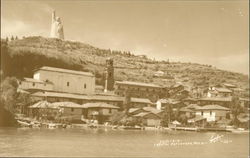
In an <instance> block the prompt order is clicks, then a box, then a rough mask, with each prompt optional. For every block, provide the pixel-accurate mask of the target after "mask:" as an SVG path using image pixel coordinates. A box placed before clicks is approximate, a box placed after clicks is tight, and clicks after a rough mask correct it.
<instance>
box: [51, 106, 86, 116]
mask: <svg viewBox="0 0 250 158" xmlns="http://www.w3.org/2000/svg"><path fill="white" fill-rule="evenodd" d="M52 105H56V106H59V107H60V109H61V110H60V112H61V114H62V116H71V117H72V118H74V119H75V120H80V119H81V116H82V115H83V114H84V109H85V108H84V107H83V106H82V105H80V104H77V103H73V102H54V103H52Z"/></svg>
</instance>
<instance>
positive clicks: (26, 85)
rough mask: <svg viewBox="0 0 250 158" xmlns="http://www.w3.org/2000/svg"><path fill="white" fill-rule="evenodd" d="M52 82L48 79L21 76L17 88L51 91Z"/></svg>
mask: <svg viewBox="0 0 250 158" xmlns="http://www.w3.org/2000/svg"><path fill="white" fill-rule="evenodd" d="M53 87H54V84H53V83H52V82H50V81H42V80H36V79H33V78H23V80H21V81H19V86H18V88H19V89H22V90H26V91H29V92H35V91H52V90H53Z"/></svg>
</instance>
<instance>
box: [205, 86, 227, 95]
mask: <svg viewBox="0 0 250 158" xmlns="http://www.w3.org/2000/svg"><path fill="white" fill-rule="evenodd" d="M230 96H232V90H230V89H227V88H221V87H212V88H209V89H208V92H207V97H230Z"/></svg>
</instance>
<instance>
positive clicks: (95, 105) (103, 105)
mask: <svg viewBox="0 0 250 158" xmlns="http://www.w3.org/2000/svg"><path fill="white" fill-rule="evenodd" d="M82 106H83V107H84V108H109V109H119V107H117V106H114V105H111V104H107V103H86V104H83V105H82Z"/></svg>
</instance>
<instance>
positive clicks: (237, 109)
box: [230, 96, 243, 126]
mask: <svg viewBox="0 0 250 158" xmlns="http://www.w3.org/2000/svg"><path fill="white" fill-rule="evenodd" d="M230 109H231V112H232V115H233V124H234V125H235V126H238V124H239V120H238V118H237V116H238V115H239V114H240V113H241V112H243V108H242V107H241V105H240V100H239V97H237V96H233V97H232V101H231V104H230Z"/></svg>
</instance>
